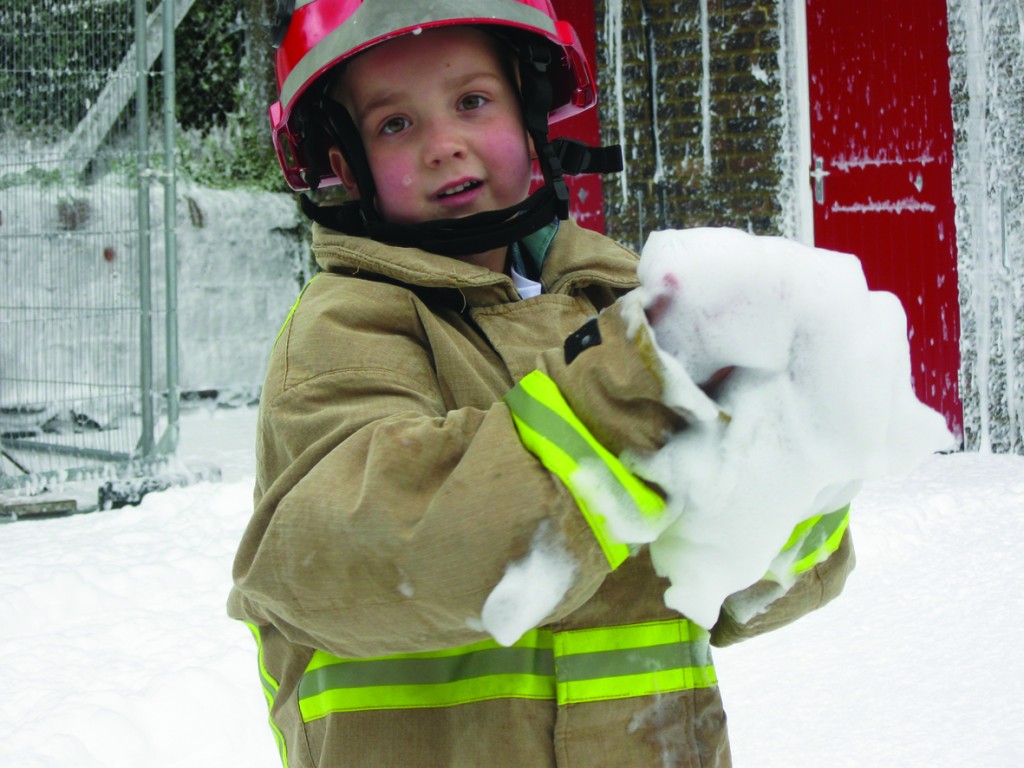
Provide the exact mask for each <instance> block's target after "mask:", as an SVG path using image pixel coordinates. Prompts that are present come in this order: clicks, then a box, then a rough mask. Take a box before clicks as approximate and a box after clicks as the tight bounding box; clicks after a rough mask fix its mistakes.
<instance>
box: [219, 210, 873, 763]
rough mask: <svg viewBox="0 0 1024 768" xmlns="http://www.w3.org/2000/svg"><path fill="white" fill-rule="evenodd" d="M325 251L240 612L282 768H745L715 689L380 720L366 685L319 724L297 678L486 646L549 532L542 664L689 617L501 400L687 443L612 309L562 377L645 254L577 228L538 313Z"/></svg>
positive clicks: (280, 383) (246, 556)
mask: <svg viewBox="0 0 1024 768" xmlns="http://www.w3.org/2000/svg"><path fill="white" fill-rule="evenodd" d="M313 247H314V251H315V253H316V256H317V259H318V261H319V263H320V265H321V266H322V268H323V269H324V272H323V273H321V274H320V275H318V276H317V277H316V278H315V279H314V280H313V281H312V282H311V283H310V284H309V285H308V286H307V288H306V289H305V290H304V293H303V295H302V296H301V297H300V300H299V301H298V302H297V303H296V306H295V308H293V312H292V314H291V315H290V317H289V321H288V322H287V324H286V326H285V327H284V329H283V331H282V333H281V335H280V337H279V338H278V340H277V343H276V345H275V347H274V350H273V353H272V356H271V360H270V366H269V370H268V374H267V378H266V383H265V387H264V390H263V396H262V401H261V409H260V420H259V429H258V436H257V460H258V462H257V479H256V489H255V512H254V515H253V517H252V520H251V522H250V524H249V526H248V529H247V530H246V532H245V535H244V537H243V540H242V542H241V545H240V547H239V551H238V554H237V558H236V561H235V567H234V581H235V587H234V589H233V591H232V593H231V596H230V598H229V614H230V615H231V616H232V617H234V618H237V619H241V620H244V621H246V622H248V623H249V624H250V627H251V628H253V630H254V633H255V634H256V637H257V640H258V642H259V645H260V663H261V674H262V678H263V684H264V688H265V690H266V691H267V695H268V699H270V700H271V701H272V711H271V721H272V725H273V727H274V729H275V732H276V733H277V735H278V738H279V742H280V743H281V744H282V745H283V749H284V751H285V752H286V759H287V765H288V766H290V768H305V767H306V766H319V767H320V768H327V767H330V768H334V767H337V768H342V767H344V768H350V767H352V766H368V767H370V766H372V767H373V768H382V767H385V766H401V768H415V767H416V766H431V767H433V766H466V767H469V766H492V765H493V766H498V765H501V766H508V767H509V768H517V767H519V766H521V767H522V768H545V767H547V766H552V767H553V766H559V767H560V768H567V767H568V766H604V765H608V766H620V767H621V766H640V765H665V764H668V765H676V766H726V765H729V756H728V743H727V737H726V730H725V715H724V713H723V711H722V707H721V701H720V698H719V695H718V689H717V686H716V685H714V684H713V682H714V681H713V678H712V680H711V683H712V684H704V685H702V686H700V687H693V688H688V689H685V690H678V691H672V692H668V693H660V692H659V693H655V694H652V695H641V696H630V697H627V698H614V699H611V700H592V701H585V702H578V701H577V702H573V703H565V702H564V701H563V702H562V703H559V700H557V699H556V700H552V697H549V696H546V695H536V696H533V697H529V696H522V697H520V696H516V697H507V696H496V697H494V698H487V697H480V696H477V697H476V698H475V699H473V700H467V702H468V703H459V702H454V701H453V702H448V703H447V704H446V705H445V706H426V705H423V704H419V705H415V704H410V705H408V706H403V708H399V709H395V708H387V706H386V704H385V705H380V706H378V704H375V703H373V702H372V696H371V694H372V693H373V689H372V687H370V688H366V689H360V690H358V691H356V693H359V694H360V695H362V693H364V692H365V693H366V695H367V696H371V698H370V699H367V700H366V703H365V706H363V705H360V706H358V707H354V708H353V707H344V708H341V709H338V708H332V705H330V704H328V705H326V706H324V707H323V708H321V709H320V710H310V709H306V708H305V707H307V706H309V705H310V700H309V696H308V695H307V694H306V693H303V689H302V686H304V685H308V684H309V683H308V682H307V683H304V682H303V681H304V679H305V680H307V681H308V679H309V676H310V674H311V672H310V670H311V669H313V668H315V667H318V666H319V665H320V664H321V663H326V662H324V661H323V660H324V659H326V660H328V661H330V662H332V663H333V662H341V661H344V660H346V659H367V658H374V659H378V658H380V657H391V656H394V655H396V654H418V653H422V652H425V651H442V650H444V649H453V648H458V647H461V646H466V645H468V644H473V643H480V642H481V641H485V640H486V639H487V635H486V634H485V633H484V632H483V631H482V630H481V628H480V614H481V607H482V605H483V603H484V600H485V599H486V598H487V596H488V594H489V593H490V592H491V590H492V589H493V588H494V586H495V585H496V584H497V583H498V581H499V580H500V579H501V577H502V575H503V573H504V571H505V569H506V567H507V566H508V565H509V564H510V563H511V562H514V561H516V560H519V559H520V558H522V557H523V556H524V555H525V554H526V552H527V550H528V549H529V547H530V542H531V538H532V537H533V536H534V534H535V533H536V532H537V530H538V527H539V526H541V525H542V523H543V524H545V525H547V526H549V527H550V529H551V530H552V531H554V532H556V533H557V534H558V535H560V538H561V541H563V542H565V543H566V547H567V549H568V550H569V552H570V553H571V556H572V557H573V558H574V559H575V562H576V566H577V567H576V571H575V578H574V580H573V582H572V586H571V588H570V589H569V590H568V592H567V593H566V594H565V596H564V598H563V599H562V600H561V602H560V603H559V604H558V606H557V607H556V608H555V609H554V611H553V612H552V613H551V615H549V616H548V617H547V619H546V620H545V622H544V627H543V629H542V630H540V632H541V635H538V637H540V640H539V641H538V643H539V646H540V647H541V649H540V650H539V651H536V652H535V656H536V657H537V658H542V657H543V658H545V659H546V658H547V657H546V656H544V654H549V653H550V650H549V646H550V642H551V641H550V638H551V637H552V636H553V637H554V638H555V641H554V642H555V643H556V649H557V643H558V638H560V637H563V636H564V637H574V638H578V637H584V636H586V635H585V633H583V634H581V633H580V632H576V630H585V629H589V628H601V627H609V626H611V627H615V626H622V625H639V626H647V625H648V624H649V623H652V622H653V623H655V624H657V625H658V626H661V624H659V622H661V623H664V622H676V621H680V617H679V616H678V614H675V613H674V612H673V611H671V610H670V609H667V608H666V607H665V606H664V603H663V599H662V598H663V594H664V590H665V588H666V586H667V584H666V583H665V582H664V581H662V580H661V579H660V578H658V577H657V576H656V575H655V574H654V572H653V569H652V567H651V565H650V561H649V559H648V557H647V556H646V551H643V552H641V553H640V554H638V555H637V556H635V557H632V558H630V559H628V560H627V561H626V562H625V563H623V564H622V565H621V566H620V567H618V568H617V569H616V570H614V571H613V570H612V569H611V566H610V565H609V562H608V560H607V559H606V558H605V556H604V554H603V553H602V550H601V548H600V547H599V546H598V544H597V542H596V539H595V536H594V533H593V531H592V529H591V528H590V526H589V525H588V524H587V522H586V520H585V519H584V517H583V515H582V514H581V513H580V509H579V507H578V506H577V503H576V501H575V500H574V498H573V496H572V495H571V493H570V492H569V490H568V489H567V488H566V486H565V484H563V483H562V482H561V481H560V480H559V479H558V478H557V477H556V476H555V475H553V474H552V473H551V472H549V471H548V470H547V469H545V467H544V466H543V465H542V464H541V463H540V462H539V461H538V460H537V458H536V457H535V456H534V455H533V454H532V453H530V452H529V451H528V450H526V449H525V448H524V445H523V443H522V441H521V440H520V436H519V434H518V433H517V430H516V427H515V425H514V424H513V420H512V418H511V415H510V412H509V408H508V406H506V404H505V403H504V402H502V397H503V396H505V394H506V393H507V392H508V391H509V390H510V389H511V388H512V387H513V386H514V385H515V384H516V382H517V381H519V380H520V379H521V378H522V377H524V376H525V375H526V374H528V373H530V372H531V371H534V370H535V369H540V370H542V371H544V372H545V373H546V374H547V375H548V376H550V377H551V378H552V379H553V380H554V381H555V383H556V384H557V385H558V389H559V390H560V391H561V392H562V394H563V396H564V397H565V400H566V401H567V402H568V404H569V406H570V407H571V409H572V411H573V412H575V414H576V415H577V416H578V417H579V419H580V420H581V421H582V422H583V424H584V425H586V427H588V428H589V429H590V431H591V432H592V434H593V435H594V437H595V438H597V440H598V441H600V442H601V444H603V445H604V446H605V447H607V448H608V449H609V450H611V451H612V453H615V454H617V453H619V452H620V451H621V450H623V449H625V448H631V449H639V450H654V449H656V448H657V447H658V446H660V445H661V444H662V442H663V440H664V439H665V435H667V434H670V433H671V432H672V431H674V430H677V429H679V428H681V427H683V426H684V424H683V423H682V422H681V420H680V417H679V416H678V415H676V414H675V413H673V412H672V411H670V410H669V409H667V408H666V407H665V406H663V405H662V404H661V402H660V399H659V396H660V392H661V386H660V383H659V381H660V380H659V377H658V375H657V370H658V366H657V363H656V362H655V360H654V356H653V353H652V351H651V348H650V344H649V342H648V341H647V340H645V338H644V337H643V336H642V335H641V337H640V338H639V339H635V338H634V339H631V338H630V337H629V335H628V333H627V331H626V327H625V323H624V321H623V320H622V318H620V317H619V315H618V312H617V307H613V308H611V309H609V310H608V311H606V312H603V313H601V316H600V321H599V323H600V334H601V338H602V342H601V344H600V345H598V346H595V347H591V348H589V349H587V350H586V351H585V352H584V353H582V354H580V355H579V357H578V358H576V359H575V360H574V361H573V362H572V363H571V364H566V362H565V354H564V352H563V343H564V341H565V339H566V338H567V337H568V336H569V335H570V334H572V333H573V332H574V331H576V330H577V329H578V328H579V327H580V326H581V325H583V323H584V322H586V321H587V320H588V319H589V318H592V317H593V316H594V315H595V314H597V313H598V312H599V311H600V310H602V309H604V308H607V307H610V306H611V305H612V303H613V302H614V299H615V298H616V297H617V296H619V295H621V294H622V293H624V292H625V291H627V290H629V289H630V288H632V287H634V286H635V285H636V284H637V279H636V260H637V257H636V255H635V254H633V253H632V252H630V251H628V250H626V249H624V248H622V247H621V246H619V245H617V244H615V243H614V242H613V241H611V240H609V239H607V238H605V237H602V236H600V235H597V234H594V233H592V232H589V231H587V230H584V229H581V228H579V227H578V226H576V225H574V224H572V223H571V222H564V223H562V224H561V227H560V230H559V232H558V234H557V236H556V237H555V240H554V242H553V244H552V247H551V249H550V251H549V253H548V256H547V259H546V261H545V262H544V266H543V272H542V276H541V279H542V282H543V284H544V286H545V291H546V292H545V293H544V294H542V295H541V296H538V297H535V298H533V299H529V300H526V301H520V300H518V295H517V294H516V291H515V288H514V286H513V284H512V281H511V280H510V279H509V278H508V277H507V276H505V275H503V274H498V273H494V272H491V271H488V270H486V269H483V268H479V267H475V266H471V265H468V264H465V263H463V262H460V261H458V260H455V259H448V258H444V257H439V256H434V255H430V254H426V253H423V252H420V251H417V250H415V249H397V248H391V247H388V246H384V245H381V244H378V243H375V242H371V241H367V240H364V239H357V238H351V237H347V236H343V235H339V234H337V233H334V232H332V231H330V230H326V229H322V228H316V229H315V230H314V246H313ZM545 521H546V522H545ZM852 564H853V558H852V549H851V547H850V545H849V541H848V537H844V538H843V545H842V546H840V548H839V549H838V551H836V552H835V554H833V555H832V556H831V557H830V558H829V559H828V560H827V561H826V562H824V563H822V564H820V565H818V566H816V567H814V568H813V569H811V570H810V571H807V572H806V573H805V574H804V575H803V576H802V577H801V579H800V580H799V581H798V582H797V583H796V585H795V586H794V587H793V588H792V589H791V590H790V591H789V593H788V594H786V595H785V596H784V597H782V598H781V599H779V600H777V601H775V603H773V605H772V608H771V610H769V611H768V612H767V613H765V614H762V615H760V616H759V617H758V618H757V619H756V620H755V621H754V622H753V623H751V624H748V625H741V624H739V623H738V622H736V621H734V620H732V619H731V618H730V616H729V613H728V610H724V611H723V614H722V618H721V619H720V620H719V623H718V625H716V627H715V628H714V630H713V631H712V635H711V642H712V643H715V644H726V643H729V642H733V641H735V640H738V639H742V638H743V637H745V636H747V635H749V634H756V633H757V632H760V631H763V630H765V629H770V628H773V627H775V626H779V625H782V624H785V623H788V622H789V621H791V620H793V619H794V618H796V617H797V616H799V615H801V614H803V613H805V612H806V611H808V610H812V609H814V608H816V607H817V606H819V605H821V604H823V603H824V602H827V601H828V600H830V599H831V598H832V597H834V596H835V595H836V594H838V593H839V591H840V590H841V589H842V585H843V582H844V581H845V577H846V574H847V572H848V570H849V569H850V568H851V567H852ZM758 588H765V587H764V586H763V585H760V586H755V589H758ZM683 623H684V624H685V622H683ZM545 643H547V645H545ZM488 652H490V651H488ZM452 654H454V655H458V652H452ZM334 657H338V658H334ZM402 658H404V657H402ZM445 659H447V660H450V659H451V656H445ZM391 661H393V660H391ZM547 663H548V662H547V661H544V664H547ZM708 664H709V665H710V661H708ZM364 666H365V665H364ZM394 666H395V665H394V664H392V665H391V666H389V667H388V669H389V670H390V669H393V668H394ZM329 669H330V670H335V669H337V670H348V669H352V670H356V671H357V672H358V669H359V667H358V665H352V664H349V665H348V666H341V665H336V666H332V667H329ZM559 669H560V667H559ZM545 674H548V676H549V677H553V678H557V677H558V675H559V674H560V672H559V670H558V669H555V670H548V672H546V673H545ZM357 677H358V675H357ZM352 685H355V684H352ZM359 685H369V684H366V683H359ZM352 690H354V689H352ZM381 690H384V689H381ZM303 697H305V702H304V704H303V708H300V700H301V699H303ZM666 758H667V761H666Z"/></svg>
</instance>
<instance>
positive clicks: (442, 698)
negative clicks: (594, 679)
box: [299, 629, 555, 722]
mask: <svg viewBox="0 0 1024 768" xmlns="http://www.w3.org/2000/svg"><path fill="white" fill-rule="evenodd" d="M551 647H552V638H551V633H550V632H549V631H547V630H541V629H536V630H532V631H531V632H528V633H527V634H526V635H525V636H524V637H523V638H521V639H520V640H519V641H518V642H517V643H515V644H514V645H512V646H509V647H505V646H502V645H499V644H498V643H497V642H495V641H493V640H484V641H481V642H478V643H473V644H472V645H468V646H462V647H459V648H451V649H446V650H443V651H429V652H424V653H409V654H398V655H394V656H379V657H374V658H368V659H343V658H340V657H337V656H332V655H331V654H329V653H325V652H323V651H317V652H316V653H315V654H314V655H313V658H312V659H311V660H310V663H309V665H308V666H307V669H306V672H305V673H304V674H303V676H302V681H301V682H300V684H299V711H300V712H301V714H302V718H303V720H304V721H306V722H309V721H311V720H316V719H318V718H321V717H324V716H326V715H329V714H331V713H334V712H355V711H363V710H376V709H408V708H423V707H449V706H455V705H457V704H465V703H468V702H473V701H486V700H488V699H496V698H525V699H547V700H552V699H554V698H555V682H554V659H553V656H552V650H551Z"/></svg>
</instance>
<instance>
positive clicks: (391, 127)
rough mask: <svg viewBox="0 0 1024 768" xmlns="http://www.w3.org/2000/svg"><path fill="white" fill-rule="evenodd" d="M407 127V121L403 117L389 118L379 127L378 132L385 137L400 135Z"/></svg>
mask: <svg viewBox="0 0 1024 768" xmlns="http://www.w3.org/2000/svg"><path fill="white" fill-rule="evenodd" d="M408 127H409V121H408V120H407V119H406V118H404V117H389V118H388V119H387V120H385V121H384V124H383V125H381V127H380V132H381V133H383V134H384V135H385V136H391V135H394V134H396V133H401V132H402V131H404V130H405V129H406V128H408Z"/></svg>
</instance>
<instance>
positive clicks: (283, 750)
mask: <svg viewBox="0 0 1024 768" xmlns="http://www.w3.org/2000/svg"><path fill="white" fill-rule="evenodd" d="M245 626H247V627H248V628H249V631H250V632H252V636H253V638H254V639H255V640H256V658H257V659H258V662H259V670H260V685H262V686H263V695H264V697H265V698H266V700H267V722H268V723H270V730H271V732H272V733H273V734H274V741H276V742H277V751H278V753H280V755H281V764H282V765H283V766H284V768H288V749H287V747H286V745H285V743H284V734H283V733H281V729H280V728H278V727H277V724H276V723H275V722H274V716H273V707H274V699H275V698H276V697H277V691H278V687H279V686H278V683H277V680H275V679H274V676H273V675H271V674H270V672H268V671H267V667H266V665H265V664H264V662H263V638H262V637H261V636H260V629H259V627H257V626H256V625H255V624H253V623H252V622H249V621H247V622H245Z"/></svg>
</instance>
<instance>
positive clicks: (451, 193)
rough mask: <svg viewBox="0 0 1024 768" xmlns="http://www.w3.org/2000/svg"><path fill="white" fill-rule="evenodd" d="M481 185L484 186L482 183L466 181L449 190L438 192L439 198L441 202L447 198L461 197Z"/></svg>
mask: <svg viewBox="0 0 1024 768" xmlns="http://www.w3.org/2000/svg"><path fill="white" fill-rule="evenodd" d="M481 184H483V182H482V181H464V182H462V183H461V184H456V185H455V186H454V187H449V188H448V189H446V190H444V191H442V192H438V193H437V197H438V199H440V200H444V199H445V198H449V197H455V196H456V195H461V194H462V193H464V192H469V191H470V190H473V189H476V188H477V187H479V186H480V185H481Z"/></svg>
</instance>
